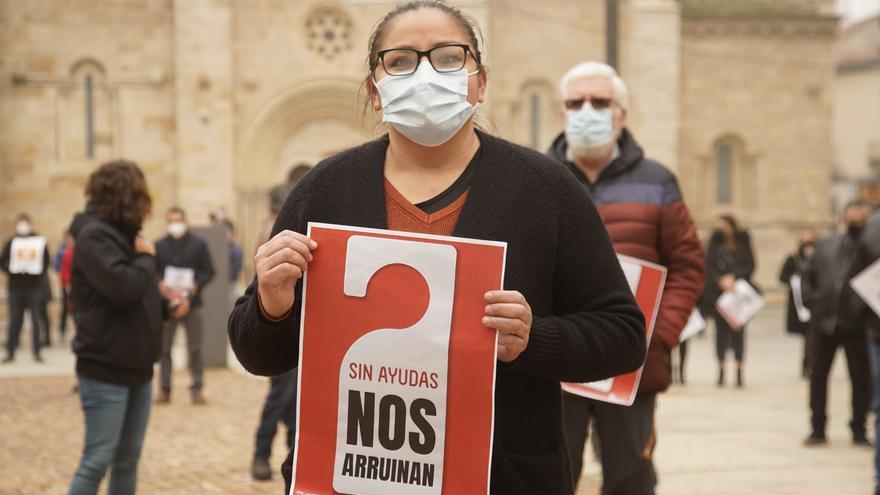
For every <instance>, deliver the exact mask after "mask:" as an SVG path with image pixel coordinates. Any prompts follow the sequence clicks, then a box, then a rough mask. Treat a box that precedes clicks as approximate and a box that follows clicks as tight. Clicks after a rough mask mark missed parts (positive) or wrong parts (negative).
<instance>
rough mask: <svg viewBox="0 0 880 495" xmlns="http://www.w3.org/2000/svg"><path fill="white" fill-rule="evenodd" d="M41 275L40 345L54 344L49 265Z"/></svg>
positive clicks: (49, 345) (48, 345)
mask: <svg viewBox="0 0 880 495" xmlns="http://www.w3.org/2000/svg"><path fill="white" fill-rule="evenodd" d="M46 266H47V268H46V269H45V270H43V275H42V276H40V345H41V346H43V347H51V346H52V321H51V319H50V318H49V304H51V303H52V299H53V297H52V282H51V281H50V280H49V268H48V266H49V265H46Z"/></svg>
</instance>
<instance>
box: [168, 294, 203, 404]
mask: <svg viewBox="0 0 880 495" xmlns="http://www.w3.org/2000/svg"><path fill="white" fill-rule="evenodd" d="M178 323H183V326H184V327H185V328H186V349H187V351H188V352H189V371H190V374H191V375H192V385H191V386H190V388H191V389H192V390H202V384H203V381H204V380H203V376H204V364H203V363H202V313H201V309H200V308H193V309H191V310H190V312H189V313H187V314H186V316H184V317H183V318H181V319H179V320H177V319H174V318H172V319H170V320H168V321H166V322H165V325H164V326H163V328H162V357H161V358H160V359H159V386H160V387H162V390H165V391H169V392H170V391H171V370H172V363H171V347H172V346H173V344H174V334H175V333H176V332H177V326H178Z"/></svg>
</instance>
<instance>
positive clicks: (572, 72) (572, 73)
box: [559, 62, 629, 110]
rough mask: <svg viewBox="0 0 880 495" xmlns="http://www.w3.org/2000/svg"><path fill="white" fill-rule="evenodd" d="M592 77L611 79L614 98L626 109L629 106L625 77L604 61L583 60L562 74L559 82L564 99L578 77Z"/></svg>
mask: <svg viewBox="0 0 880 495" xmlns="http://www.w3.org/2000/svg"><path fill="white" fill-rule="evenodd" d="M592 77H604V78H606V79H608V80H609V81H611V87H612V88H613V90H614V99H615V100H616V101H617V104H618V105H620V107H621V108H623V109H624V110H626V109H627V108H628V107H629V90H627V89H626V84H625V83H624V82H623V79H621V78H620V76H619V75H617V71H616V70H614V67H611V66H610V65H608V64H603V63H602V62H581V63H579V64H577V65H575V66H574V67H572V68H571V69H569V71H568V72H566V73H565V75H564V76H562V81H561V82H560V83H559V90H560V92H561V93H562V98H563V99H564V100H567V99H568V96H569V92H570V89H571V85H572V83H573V82H575V81H576V80H578V79H589V78H592Z"/></svg>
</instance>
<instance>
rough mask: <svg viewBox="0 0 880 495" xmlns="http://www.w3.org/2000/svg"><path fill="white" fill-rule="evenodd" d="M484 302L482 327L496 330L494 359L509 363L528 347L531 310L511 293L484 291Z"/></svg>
mask: <svg viewBox="0 0 880 495" xmlns="http://www.w3.org/2000/svg"><path fill="white" fill-rule="evenodd" d="M486 303H487V304H486V316H484V317H483V325H485V326H487V327H489V328H493V329H495V330H497V331H498V359H500V360H501V361H503V362H505V363H509V362H511V361H513V360H514V359H516V358H517V357H519V355H520V354H521V353H522V352H523V351H524V350H526V346H528V345H529V332H531V330H532V308H531V307H530V306H529V303H528V302H526V298H525V297H523V295H522V294H520V293H519V292H517V291H515V290H496V291H490V292H487V293H486Z"/></svg>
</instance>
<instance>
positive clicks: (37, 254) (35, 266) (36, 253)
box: [9, 236, 46, 275]
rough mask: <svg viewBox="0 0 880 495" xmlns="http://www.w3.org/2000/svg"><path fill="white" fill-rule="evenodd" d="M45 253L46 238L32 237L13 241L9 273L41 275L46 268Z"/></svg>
mask: <svg viewBox="0 0 880 495" xmlns="http://www.w3.org/2000/svg"><path fill="white" fill-rule="evenodd" d="M45 252H46V238H45V237H41V236H30V237H16V238H14V239H12V245H11V246H10V252H9V273H15V274H21V275H25V274H26V275H41V274H42V273H43V270H44V268H45V267H44V266H43V256H44V254H45Z"/></svg>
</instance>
